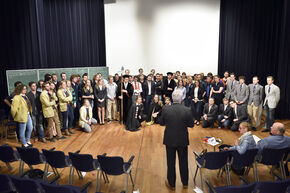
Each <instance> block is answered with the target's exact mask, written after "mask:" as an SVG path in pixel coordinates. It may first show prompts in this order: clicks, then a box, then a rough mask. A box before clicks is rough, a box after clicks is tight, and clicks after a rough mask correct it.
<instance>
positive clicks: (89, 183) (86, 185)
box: [81, 182, 92, 192]
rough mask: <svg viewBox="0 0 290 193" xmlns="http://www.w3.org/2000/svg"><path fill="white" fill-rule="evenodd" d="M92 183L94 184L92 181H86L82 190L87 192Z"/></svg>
mask: <svg viewBox="0 0 290 193" xmlns="http://www.w3.org/2000/svg"><path fill="white" fill-rule="evenodd" d="M91 184H92V182H88V183H86V184H85V185H84V186H83V187H82V189H81V192H86V190H87V189H88V187H89V186H90V185H91Z"/></svg>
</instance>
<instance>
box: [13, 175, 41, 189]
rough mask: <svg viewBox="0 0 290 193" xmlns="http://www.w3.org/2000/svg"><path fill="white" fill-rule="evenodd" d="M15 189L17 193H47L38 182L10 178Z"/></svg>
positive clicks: (14, 177) (15, 177)
mask: <svg viewBox="0 0 290 193" xmlns="http://www.w3.org/2000/svg"><path fill="white" fill-rule="evenodd" d="M10 179H11V181H12V184H13V185H12V186H13V189H15V190H16V191H17V193H45V192H44V191H43V189H42V187H41V186H40V184H39V183H38V181H37V180H32V179H29V178H20V177H17V176H10Z"/></svg>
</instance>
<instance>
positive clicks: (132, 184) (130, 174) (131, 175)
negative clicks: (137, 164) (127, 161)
mask: <svg viewBox="0 0 290 193" xmlns="http://www.w3.org/2000/svg"><path fill="white" fill-rule="evenodd" d="M129 174H130V178H131V182H132V185H133V189H134V186H135V184H134V181H133V178H132V173H131V171H130V173H129Z"/></svg>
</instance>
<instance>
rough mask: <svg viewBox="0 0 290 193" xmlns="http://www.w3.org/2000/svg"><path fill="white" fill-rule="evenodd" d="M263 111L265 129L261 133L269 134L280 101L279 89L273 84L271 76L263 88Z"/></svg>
mask: <svg viewBox="0 0 290 193" xmlns="http://www.w3.org/2000/svg"><path fill="white" fill-rule="evenodd" d="M265 95H266V97H265V101H264V109H265V112H266V129H264V130H263V131H262V132H270V128H271V127H272V125H273V123H274V120H275V117H274V116H275V109H276V107H277V105H278V103H279V100H280V89H279V87H278V86H276V85H275V84H274V78H273V76H268V77H267V85H266V86H265Z"/></svg>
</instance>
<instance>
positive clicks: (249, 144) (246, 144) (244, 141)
mask: <svg viewBox="0 0 290 193" xmlns="http://www.w3.org/2000/svg"><path fill="white" fill-rule="evenodd" d="M245 134H246V135H245V136H244V135H243V136H242V137H241V138H240V143H239V145H237V146H233V147H231V148H230V150H237V151H238V152H239V154H244V153H246V151H247V150H248V149H253V148H256V142H255V140H254V138H253V135H252V134H251V133H248V132H247V133H245Z"/></svg>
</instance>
